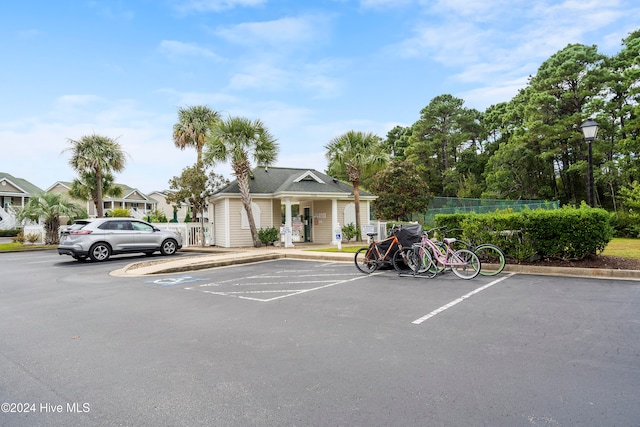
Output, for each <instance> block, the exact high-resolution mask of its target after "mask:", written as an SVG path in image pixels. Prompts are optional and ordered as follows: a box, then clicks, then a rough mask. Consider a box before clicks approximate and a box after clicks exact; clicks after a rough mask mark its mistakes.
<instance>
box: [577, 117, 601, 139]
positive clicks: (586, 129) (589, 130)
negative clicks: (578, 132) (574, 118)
mask: <svg viewBox="0 0 640 427" xmlns="http://www.w3.org/2000/svg"><path fill="white" fill-rule="evenodd" d="M580 128H581V129H582V134H583V135H584V139H585V140H586V141H587V142H591V141H593V140H594V139H596V135H598V123H596V122H595V121H593V120H591V119H590V118H589V119H587V121H586V122H584V123H583V124H582V126H581V127H580Z"/></svg>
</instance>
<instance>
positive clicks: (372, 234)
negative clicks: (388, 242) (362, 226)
mask: <svg viewBox="0 0 640 427" xmlns="http://www.w3.org/2000/svg"><path fill="white" fill-rule="evenodd" d="M377 235H378V233H367V236H369V237H373V236H377Z"/></svg>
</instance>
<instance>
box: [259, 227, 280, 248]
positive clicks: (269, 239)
mask: <svg viewBox="0 0 640 427" xmlns="http://www.w3.org/2000/svg"><path fill="white" fill-rule="evenodd" d="M258 238H259V239H260V242H262V244H263V245H267V246H268V245H271V244H273V242H275V241H277V240H278V230H276V229H275V228H274V227H270V228H261V229H260V230H258Z"/></svg>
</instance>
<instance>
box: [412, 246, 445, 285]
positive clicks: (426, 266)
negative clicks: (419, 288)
mask: <svg viewBox="0 0 640 427" xmlns="http://www.w3.org/2000/svg"><path fill="white" fill-rule="evenodd" d="M408 258H409V259H410V261H409V264H410V265H412V269H413V271H414V272H416V273H418V274H420V275H422V276H427V277H429V278H432V277H435V276H436V274H438V273H439V271H438V268H437V266H436V263H435V262H434V261H433V258H432V257H431V252H430V251H429V249H427V248H425V247H422V246H414V247H413V250H412V251H411V253H410V254H408Z"/></svg>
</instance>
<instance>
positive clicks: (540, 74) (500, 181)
mask: <svg viewBox="0 0 640 427" xmlns="http://www.w3.org/2000/svg"><path fill="white" fill-rule="evenodd" d="M639 100H640V30H636V31H634V32H632V33H630V34H629V35H628V37H626V38H625V39H624V40H622V49H621V50H620V51H619V52H618V53H617V54H615V55H613V56H606V55H603V54H601V53H599V52H598V49H597V47H596V46H585V45H582V44H569V45H568V46H566V47H565V48H564V49H562V50H560V51H558V52H557V53H555V54H554V55H552V56H551V57H550V58H549V59H548V60H546V61H545V62H543V63H542V65H540V67H539V68H538V71H537V73H536V75H534V76H530V77H529V80H528V84H527V86H526V87H525V88H523V89H521V90H520V91H519V92H518V94H517V95H516V96H514V97H513V98H512V99H511V100H510V101H505V102H501V103H498V104H495V105H491V106H490V107H489V108H487V109H486V110H485V111H478V110H476V109H473V108H467V107H465V105H464V100H462V99H459V98H456V97H454V96H452V95H450V94H443V95H440V96H437V97H435V98H433V99H432V100H431V102H430V103H429V104H428V105H427V106H426V107H424V108H423V109H422V110H421V111H420V117H419V119H418V120H417V121H416V122H415V123H413V124H412V125H411V126H407V127H400V126H398V127H396V128H394V129H392V130H391V131H390V132H389V133H388V134H387V137H386V140H385V141H384V143H385V146H386V150H387V152H388V153H389V156H390V159H391V161H392V162H396V163H398V162H403V161H404V162H408V163H409V164H410V165H411V166H412V168H415V169H411V171H412V172H415V173H417V174H418V175H419V177H420V178H421V180H422V181H423V182H424V183H426V185H427V186H428V188H429V192H430V193H431V194H433V195H436V196H447V197H474V198H498V199H541V200H559V201H560V202H561V203H562V204H580V203H581V202H582V201H584V200H586V199H587V196H588V194H587V191H588V176H587V168H588V155H587V149H588V146H587V144H586V143H585V141H584V138H583V135H582V132H581V128H580V127H581V124H582V123H583V122H584V121H585V120H586V119H587V118H593V119H594V120H595V121H596V122H597V123H598V124H599V132H598V137H597V139H596V140H595V141H594V142H593V173H594V182H595V202H596V203H595V204H596V205H597V206H600V207H604V208H606V209H610V210H617V209H619V208H620V207H621V204H623V205H624V203H625V200H627V199H629V196H630V195H631V196H634V194H635V197H638V196H639V195H640V187H638V184H637V181H638V180H639V179H640V105H639V102H638V101H639ZM365 186H369V187H372V188H376V187H377V184H376V179H375V178H374V177H373V176H372V177H371V179H370V180H368V181H367V182H366V183H365Z"/></svg>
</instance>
